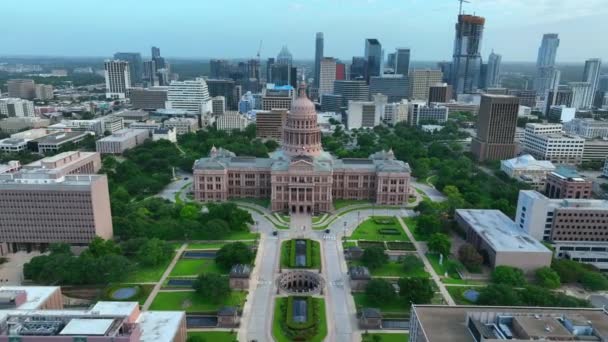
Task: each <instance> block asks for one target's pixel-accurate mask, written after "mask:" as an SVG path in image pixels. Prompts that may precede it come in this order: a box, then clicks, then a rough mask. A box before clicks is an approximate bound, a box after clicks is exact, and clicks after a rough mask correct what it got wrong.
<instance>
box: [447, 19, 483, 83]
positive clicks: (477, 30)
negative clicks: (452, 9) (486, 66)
mask: <svg viewBox="0 0 608 342" xmlns="http://www.w3.org/2000/svg"><path fill="white" fill-rule="evenodd" d="M485 22H486V20H485V18H483V17H477V16H473V15H467V14H460V15H459V16H458V23H457V24H456V38H455V39H454V54H453V62H452V70H451V71H452V82H451V83H452V87H453V88H454V92H455V93H456V94H469V93H474V92H475V91H476V90H477V89H478V88H479V81H480V73H481V52H480V50H481V39H482V37H483V27H484V24H485Z"/></svg>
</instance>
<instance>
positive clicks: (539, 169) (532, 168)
mask: <svg viewBox="0 0 608 342" xmlns="http://www.w3.org/2000/svg"><path fill="white" fill-rule="evenodd" d="M500 170H501V171H503V172H504V173H506V174H507V176H509V177H511V178H513V179H516V180H518V181H520V182H524V183H527V184H529V185H530V186H532V187H533V188H534V189H537V190H541V191H542V190H544V189H545V184H546V180H547V174H548V173H549V172H552V171H554V170H555V165H553V163H551V162H550V161H547V160H536V159H534V157H532V156H531V155H529V154H525V155H522V156H519V157H516V158H513V159H508V160H503V161H501V162H500Z"/></svg>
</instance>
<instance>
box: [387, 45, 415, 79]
mask: <svg viewBox="0 0 608 342" xmlns="http://www.w3.org/2000/svg"><path fill="white" fill-rule="evenodd" d="M391 67H393V68H394V70H395V74H398V75H403V76H407V75H408V74H409V72H410V49H407V48H397V49H396V51H395V64H394V65H391Z"/></svg>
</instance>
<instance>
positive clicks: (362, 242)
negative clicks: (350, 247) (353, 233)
mask: <svg viewBox="0 0 608 342" xmlns="http://www.w3.org/2000/svg"><path fill="white" fill-rule="evenodd" d="M358 245H359V247H361V248H363V249H366V248H370V247H380V248H382V249H386V246H385V245H384V242H382V241H365V240H359V242H358Z"/></svg>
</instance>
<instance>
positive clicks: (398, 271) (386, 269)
mask: <svg viewBox="0 0 608 342" xmlns="http://www.w3.org/2000/svg"><path fill="white" fill-rule="evenodd" d="M350 265H353V266H356V265H362V264H361V262H351V263H350ZM370 272H371V274H372V276H375V277H399V278H402V277H421V278H428V277H430V274H428V273H427V272H426V271H425V270H424V266H422V267H419V268H417V269H414V270H412V271H408V272H406V271H405V268H404V266H403V263H402V262H397V261H390V262H388V263H387V264H385V265H383V266H382V267H380V268H376V269H373V270H370Z"/></svg>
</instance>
